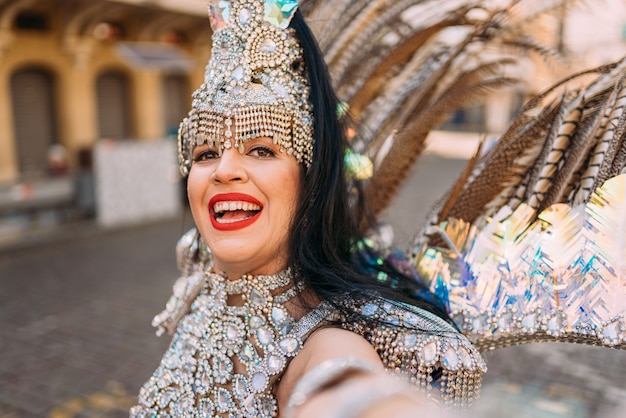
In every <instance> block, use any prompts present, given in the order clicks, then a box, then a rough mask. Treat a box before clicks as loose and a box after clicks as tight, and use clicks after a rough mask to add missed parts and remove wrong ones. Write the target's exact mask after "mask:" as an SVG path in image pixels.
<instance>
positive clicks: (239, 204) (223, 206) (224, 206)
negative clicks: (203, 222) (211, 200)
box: [213, 201, 261, 213]
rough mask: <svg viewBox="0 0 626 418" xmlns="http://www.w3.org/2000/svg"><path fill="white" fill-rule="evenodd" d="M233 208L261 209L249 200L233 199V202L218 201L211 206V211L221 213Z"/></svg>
mask: <svg viewBox="0 0 626 418" xmlns="http://www.w3.org/2000/svg"><path fill="white" fill-rule="evenodd" d="M235 210H245V211H250V210H261V206H259V205H255V204H254V203H250V202H243V201H233V202H218V203H216V204H215V205H214V206H213V211H214V212H215V213H222V212H226V211H235Z"/></svg>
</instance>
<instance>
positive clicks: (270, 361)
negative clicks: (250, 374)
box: [267, 354, 285, 373]
mask: <svg viewBox="0 0 626 418" xmlns="http://www.w3.org/2000/svg"><path fill="white" fill-rule="evenodd" d="M283 367H285V359H284V358H283V357H282V356H278V355H276V354H272V355H270V356H269V357H268V358H267V370H269V371H270V372H271V373H278V372H279V371H281V370H282V369H283Z"/></svg>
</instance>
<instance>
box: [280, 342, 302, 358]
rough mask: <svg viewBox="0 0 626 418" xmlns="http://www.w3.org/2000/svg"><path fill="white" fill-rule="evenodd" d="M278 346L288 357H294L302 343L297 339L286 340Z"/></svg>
mask: <svg viewBox="0 0 626 418" xmlns="http://www.w3.org/2000/svg"><path fill="white" fill-rule="evenodd" d="M278 346H279V347H280V349H281V350H283V352H284V353H285V354H287V355H288V356H291V355H294V354H295V353H296V352H297V351H298V350H299V349H300V343H299V342H298V340H296V339H295V338H285V339H283V340H282V341H281V342H280V343H278Z"/></svg>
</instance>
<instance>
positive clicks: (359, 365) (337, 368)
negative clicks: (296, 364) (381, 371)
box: [283, 358, 376, 418]
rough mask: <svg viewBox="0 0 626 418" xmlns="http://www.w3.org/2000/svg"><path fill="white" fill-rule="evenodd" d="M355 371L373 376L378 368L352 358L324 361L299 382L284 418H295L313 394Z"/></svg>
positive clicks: (288, 403) (290, 398)
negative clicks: (297, 411) (296, 412)
mask: <svg viewBox="0 0 626 418" xmlns="http://www.w3.org/2000/svg"><path fill="white" fill-rule="evenodd" d="M353 371H356V372H365V373H371V374H373V373H375V372H376V368H375V367H374V366H372V365H371V364H369V363H366V362H364V361H361V360H356V359H351V358H336V359H330V360H326V361H323V362H322V363H320V364H319V365H318V366H316V367H315V368H313V369H312V370H310V371H309V372H307V373H306V374H305V375H304V376H303V377H302V378H301V379H300V380H299V381H298V383H297V384H296V386H295V388H294V390H293V392H292V394H291V396H290V397H289V401H288V402H287V408H286V411H285V412H284V414H283V417H284V418H293V416H294V414H295V410H296V409H297V408H298V407H300V406H302V405H303V404H304V403H305V402H306V401H307V399H308V398H309V397H310V396H311V395H312V394H314V393H316V392H318V391H319V390H321V389H322V388H324V387H325V386H328V385H329V384H331V383H333V382H335V381H337V380H338V379H339V378H341V377H342V376H343V375H345V374H347V373H349V372H353Z"/></svg>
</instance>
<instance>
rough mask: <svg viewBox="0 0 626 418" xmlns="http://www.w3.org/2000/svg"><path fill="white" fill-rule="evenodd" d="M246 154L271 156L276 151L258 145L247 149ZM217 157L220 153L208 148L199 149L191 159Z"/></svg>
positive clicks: (263, 156)
mask: <svg viewBox="0 0 626 418" xmlns="http://www.w3.org/2000/svg"><path fill="white" fill-rule="evenodd" d="M246 155H249V156H251V157H256V158H272V157H274V156H275V155H276V152H274V150H272V149H271V148H270V147H266V146H263V145H258V146H255V147H252V148H250V149H249V150H247V151H246ZM219 157H220V155H219V153H218V152H217V151H216V150H214V149H211V148H208V149H204V150H202V151H199V152H198V153H197V154H196V156H195V157H194V159H193V160H194V162H202V161H211V160H215V159H217V158H219Z"/></svg>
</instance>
